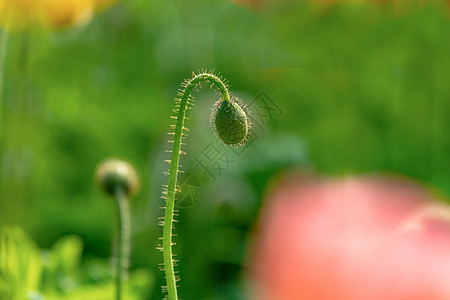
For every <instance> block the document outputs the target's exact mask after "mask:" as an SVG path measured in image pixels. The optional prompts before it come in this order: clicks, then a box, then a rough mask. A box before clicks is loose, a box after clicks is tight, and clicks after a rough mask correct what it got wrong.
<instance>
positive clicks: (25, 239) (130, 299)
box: [0, 226, 153, 300]
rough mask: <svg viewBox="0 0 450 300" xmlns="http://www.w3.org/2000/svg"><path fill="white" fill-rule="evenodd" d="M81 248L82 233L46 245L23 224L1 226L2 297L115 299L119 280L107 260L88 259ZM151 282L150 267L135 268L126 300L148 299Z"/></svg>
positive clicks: (15, 299) (18, 299)
mask: <svg viewBox="0 0 450 300" xmlns="http://www.w3.org/2000/svg"><path fill="white" fill-rule="evenodd" d="M82 253H83V241H82V239H81V238H80V237H79V236H77V235H73V234H71V235H66V236H63V237H61V238H60V239H58V240H57V241H56V242H55V243H54V244H53V246H52V247H51V248H50V249H41V248H39V247H38V246H37V244H36V243H35V241H34V240H33V239H32V238H31V237H30V236H29V235H28V234H27V233H26V232H25V231H24V230H22V229H21V228H20V227H17V226H7V227H2V228H0V299H2V300H23V299H29V300H31V299H46V300H78V299H83V300H111V299H112V298H113V297H112V296H113V292H114V282H113V279H112V278H111V272H110V270H109V267H108V263H107V262H106V261H103V260H99V259H90V260H87V261H86V260H85V261H83V260H82ZM152 285H153V275H152V273H150V272H149V270H146V269H136V270H133V271H132V272H131V273H130V280H129V288H128V289H127V292H126V293H124V300H141V299H145V298H146V295H147V294H148V293H149V291H150V289H151V288H152Z"/></svg>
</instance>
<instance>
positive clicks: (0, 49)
mask: <svg viewBox="0 0 450 300" xmlns="http://www.w3.org/2000/svg"><path fill="white" fill-rule="evenodd" d="M7 43H8V31H6V30H3V31H1V37H0V136H1V114H2V98H3V97H2V87H3V74H4V65H5V53H6V44H7Z"/></svg>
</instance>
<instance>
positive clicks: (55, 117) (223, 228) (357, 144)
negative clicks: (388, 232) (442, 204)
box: [0, 0, 450, 299]
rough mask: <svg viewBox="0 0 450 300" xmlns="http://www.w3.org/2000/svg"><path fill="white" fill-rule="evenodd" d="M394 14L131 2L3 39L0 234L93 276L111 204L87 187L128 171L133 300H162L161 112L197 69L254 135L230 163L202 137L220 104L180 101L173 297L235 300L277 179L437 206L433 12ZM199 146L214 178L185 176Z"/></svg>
mask: <svg viewBox="0 0 450 300" xmlns="http://www.w3.org/2000/svg"><path fill="white" fill-rule="evenodd" d="M393 5H394V4H393V2H387V3H384V4H374V3H365V2H355V1H342V2H341V3H338V4H336V5H324V4H317V3H311V2H307V1H274V2H272V3H268V4H267V6H266V7H262V8H260V9H259V10H254V9H249V8H246V7H243V6H239V5H237V4H235V3H232V2H229V1H225V0H190V1H160V0H157V1H150V0H145V1H144V0H128V1H121V2H118V3H117V4H115V5H113V6H111V7H109V8H108V9H106V10H105V11H102V12H101V13H98V14H97V15H95V16H94V17H93V19H92V20H91V21H90V22H89V23H88V24H86V25H84V26H78V27H73V28H69V29H66V30H59V31H53V32H39V33H36V32H33V33H22V34H21V33H9V35H8V39H7V47H6V52H5V62H4V64H5V65H4V76H3V89H2V95H1V96H2V103H1V104H2V106H1V112H0V113H1V119H0V120H1V126H0V225H1V226H2V227H3V226H6V225H12V224H14V225H19V226H21V227H22V228H24V229H25V231H26V232H27V233H28V234H29V235H30V236H31V237H32V239H33V240H34V241H35V242H36V244H37V245H38V246H39V247H41V248H45V249H47V248H51V247H53V246H52V245H53V244H54V243H55V242H56V241H57V240H58V239H60V238H61V237H63V236H65V235H67V234H75V235H77V236H79V237H81V241H82V243H83V244H84V250H80V251H83V252H82V262H81V264H92V261H97V260H98V259H100V260H101V261H103V265H104V264H106V265H107V261H108V259H109V257H110V251H111V250H110V245H111V236H112V225H113V220H114V205H113V202H112V201H110V200H109V199H108V198H107V197H106V196H105V195H103V194H102V193H101V192H100V191H99V190H98V189H97V187H96V185H95V182H94V172H95V168H96V166H97V165H98V163H99V162H100V161H102V160H103V159H104V158H106V157H111V156H117V157H119V158H123V159H126V160H128V161H130V162H131V163H133V164H134V165H135V167H136V169H137V170H138V172H139V175H140V178H141V189H140V193H139V194H138V196H137V197H135V198H134V199H133V200H132V203H131V205H132V214H133V242H132V257H131V261H132V264H131V265H132V269H138V268H146V269H147V270H148V277H149V278H151V279H148V280H149V281H151V282H152V284H151V288H149V289H147V290H146V291H145V293H143V294H145V299H159V298H161V290H160V288H159V286H161V285H163V283H164V282H163V275H162V273H161V272H159V270H158V268H157V264H158V263H160V262H162V255H161V253H160V252H159V251H157V250H156V245H157V243H158V237H159V236H161V234H162V228H161V227H159V226H158V217H160V216H162V215H163V212H162V211H161V210H159V209H158V208H159V207H160V206H163V200H162V199H160V198H159V196H160V194H161V184H164V183H165V180H167V179H166V177H165V176H164V175H163V171H165V168H166V165H165V164H164V163H163V160H164V159H168V156H167V153H164V150H165V149H169V144H168V143H167V139H168V137H169V136H168V135H166V133H167V132H169V124H172V123H171V119H170V118H169V115H171V110H172V108H173V106H174V102H173V99H174V97H175V95H176V91H177V89H178V87H179V84H180V83H181V82H182V81H183V80H184V78H187V77H189V76H191V72H192V71H197V70H199V69H202V68H206V69H215V70H216V71H217V72H219V71H220V73H221V74H223V76H224V77H225V78H227V79H228V81H229V82H230V85H231V91H232V92H233V93H234V94H235V95H237V96H239V97H240V98H241V99H242V100H243V102H244V103H246V104H247V105H248V106H249V109H250V110H251V111H252V115H253V121H254V131H255V135H254V138H253V139H251V143H250V144H249V145H248V147H245V148H243V149H241V150H239V151H238V152H236V149H229V148H227V147H225V146H223V145H220V143H218V142H217V139H216V138H215V137H214V135H213V133H212V130H211V126H210V124H209V115H210V109H211V107H212V106H213V103H214V102H215V101H216V100H217V99H218V95H216V94H214V92H213V91H211V90H209V89H208V88H204V89H203V90H201V91H200V92H195V97H196V99H197V101H196V107H195V108H194V109H193V110H192V111H191V115H190V120H189V121H188V127H189V128H190V129H191V134H190V137H189V140H188V145H187V147H186V148H185V149H186V152H188V154H189V155H190V156H188V157H184V158H183V161H182V165H183V166H184V170H185V172H186V174H189V176H192V178H193V179H192V180H193V181H191V185H193V186H194V187H196V188H197V189H196V191H197V194H195V196H194V197H193V196H192V195H190V196H187V197H191V198H190V199H191V200H192V201H193V203H192V205H180V217H179V220H180V222H179V223H178V224H177V227H176V232H177V233H178V237H177V246H175V252H176V253H177V254H178V258H179V259H180V261H181V263H180V266H179V267H178V270H179V272H180V276H181V282H180V295H181V296H182V298H183V299H245V293H244V289H245V285H244V280H243V279H244V274H245V271H244V270H245V248H246V243H247V242H246V241H247V237H248V236H249V232H251V230H252V226H253V225H254V223H255V220H256V218H257V214H258V209H259V207H260V205H261V203H262V201H263V198H264V194H265V191H266V189H267V185H268V184H270V182H271V180H273V178H276V176H277V174H280V172H283V171H286V170H289V169H293V168H301V169H303V170H305V171H306V172H312V173H317V174H320V175H332V176H336V175H347V174H355V173H365V172H371V173H386V172H387V173H396V174H402V175H404V176H407V177H411V178H414V179H416V180H419V181H421V182H423V183H424V184H426V185H427V186H428V187H430V188H431V189H432V190H434V191H435V192H436V193H437V194H438V195H441V196H442V198H445V197H448V196H449V195H450V172H449V170H450V159H449V154H450V134H449V129H450V84H449V75H450V56H449V53H450V39H449V37H450V35H449V32H450V24H449V14H448V11H449V10H448V6H446V5H445V4H444V3H434V4H430V5H422V6H419V5H418V4H417V3H415V4H414V5H412V7H411V8H410V9H409V10H408V11H407V12H405V13H403V14H397V13H396V12H395V11H394V9H393V7H394V6H393ZM2 34H3V35H4V34H5V33H4V32H2ZM267 105H268V106H267ZM270 112H273V115H271V114H270ZM210 145H214V148H218V149H219V151H220V152H221V153H225V154H224V155H225V156H227V157H228V158H229V159H230V161H229V162H228V164H227V165H226V166H225V167H224V170H221V171H217V170H216V171H215V175H216V176H215V177H214V178H213V177H212V176H210V174H208V173H207V172H206V170H205V169H203V168H202V167H201V165H199V163H198V160H200V159H201V158H202V156H203V153H204V152H205V149H208V146H210ZM194 204H195V205H194ZM79 247H83V246H79ZM80 249H81V248H80ZM55 251H56V250H55ZM103 265H102V266H103ZM103 267H104V266H103Z"/></svg>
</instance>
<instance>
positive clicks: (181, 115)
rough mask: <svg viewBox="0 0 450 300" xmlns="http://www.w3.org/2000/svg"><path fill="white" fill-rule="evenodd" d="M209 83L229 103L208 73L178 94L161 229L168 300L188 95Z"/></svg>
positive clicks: (173, 295) (172, 298)
mask: <svg viewBox="0 0 450 300" xmlns="http://www.w3.org/2000/svg"><path fill="white" fill-rule="evenodd" d="M202 82H205V83H211V84H212V85H214V86H215V87H216V88H217V89H218V90H219V92H220V93H221V95H222V98H223V101H230V95H229V93H228V90H227V87H226V85H225V84H224V83H223V82H222V80H221V79H220V78H219V77H217V76H215V75H213V74H210V73H201V74H198V75H195V76H194V77H193V78H192V79H190V80H189V81H187V82H185V84H184V85H183V87H184V89H183V90H182V91H180V93H179V97H180V98H179V99H178V100H179V104H178V105H177V106H179V107H177V108H178V116H177V118H176V120H177V123H176V126H175V132H174V139H173V147H172V155H171V159H170V167H169V180H168V184H167V193H166V208H165V213H164V228H163V245H162V249H163V259H164V271H165V275H166V283H167V292H168V299H169V300H177V299H178V295H177V286H176V282H177V279H176V277H175V272H174V259H173V253H172V245H173V242H172V230H173V212H174V206H175V193H176V186H177V175H178V170H179V161H180V154H181V140H182V138H183V131H184V130H185V127H184V120H185V116H186V110H187V107H188V104H189V100H190V94H191V91H192V89H193V88H194V87H196V86H198V85H199V84H200V83H202Z"/></svg>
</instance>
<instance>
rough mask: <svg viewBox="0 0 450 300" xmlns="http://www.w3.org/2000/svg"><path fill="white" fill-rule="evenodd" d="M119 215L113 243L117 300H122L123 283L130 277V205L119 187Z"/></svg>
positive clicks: (117, 199)
mask: <svg viewBox="0 0 450 300" xmlns="http://www.w3.org/2000/svg"><path fill="white" fill-rule="evenodd" d="M115 198H116V201H117V208H118V210H117V211H118V215H117V221H116V228H115V234H114V241H113V249H114V257H115V263H116V275H115V276H116V278H115V280H116V300H120V299H122V294H123V287H122V286H123V282H124V281H125V280H126V278H127V277H128V274H127V273H128V260H129V257H130V241H131V236H130V230H131V224H130V204H129V200H128V198H127V195H126V192H125V190H124V189H123V188H122V187H118V188H117V189H116V192H115Z"/></svg>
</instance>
